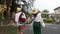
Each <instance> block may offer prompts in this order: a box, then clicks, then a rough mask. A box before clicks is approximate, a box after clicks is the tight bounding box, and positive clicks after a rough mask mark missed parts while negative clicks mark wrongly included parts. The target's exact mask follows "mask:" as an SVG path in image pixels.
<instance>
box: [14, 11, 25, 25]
mask: <svg viewBox="0 0 60 34" xmlns="http://www.w3.org/2000/svg"><path fill="white" fill-rule="evenodd" d="M20 14H21V12H19V13H16V15H15V22H16V23H17V26H20V25H22V24H20V23H19V16H20ZM23 14H24V13H23ZM22 17H23V18H26V16H25V14H24V16H22Z"/></svg>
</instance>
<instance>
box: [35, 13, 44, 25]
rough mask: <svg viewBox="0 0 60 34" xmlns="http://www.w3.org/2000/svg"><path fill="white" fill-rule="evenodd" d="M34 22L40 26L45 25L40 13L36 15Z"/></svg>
mask: <svg viewBox="0 0 60 34" xmlns="http://www.w3.org/2000/svg"><path fill="white" fill-rule="evenodd" d="M34 21H36V22H40V23H41V24H43V25H45V24H44V22H43V19H42V17H41V13H38V14H37V16H36V17H35V19H34Z"/></svg>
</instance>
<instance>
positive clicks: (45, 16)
mask: <svg viewBox="0 0 60 34" xmlns="http://www.w3.org/2000/svg"><path fill="white" fill-rule="evenodd" d="M41 16H42V18H49V14H42V15H41Z"/></svg>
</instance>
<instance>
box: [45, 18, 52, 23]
mask: <svg viewBox="0 0 60 34" xmlns="http://www.w3.org/2000/svg"><path fill="white" fill-rule="evenodd" d="M52 21H53V20H52V19H51V18H46V19H44V22H46V23H52Z"/></svg>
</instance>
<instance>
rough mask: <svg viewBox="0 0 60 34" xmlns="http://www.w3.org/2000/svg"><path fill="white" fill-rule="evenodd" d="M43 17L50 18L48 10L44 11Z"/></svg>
mask: <svg viewBox="0 0 60 34" xmlns="http://www.w3.org/2000/svg"><path fill="white" fill-rule="evenodd" d="M42 17H43V18H49V11H48V10H47V9H45V10H43V12H42Z"/></svg>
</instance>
